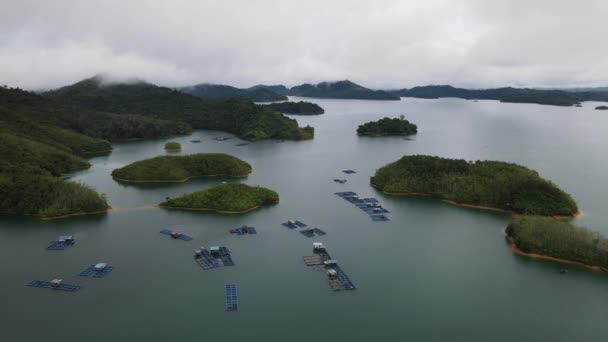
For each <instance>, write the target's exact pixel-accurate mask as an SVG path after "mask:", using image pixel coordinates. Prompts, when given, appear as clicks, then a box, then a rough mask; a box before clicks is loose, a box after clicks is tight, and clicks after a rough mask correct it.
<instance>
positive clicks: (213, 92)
mask: <svg viewBox="0 0 608 342" xmlns="http://www.w3.org/2000/svg"><path fill="white" fill-rule="evenodd" d="M179 90H180V91H182V92H184V93H187V94H191V95H194V96H198V97H201V98H207V99H221V100H227V99H229V98H233V97H244V98H247V99H249V100H251V101H254V102H274V101H286V100H287V96H285V95H282V94H279V93H277V92H275V91H273V90H272V89H271V88H266V87H252V88H248V89H240V88H236V87H233V86H229V85H222V84H207V83H203V84H197V85H194V86H189V87H183V88H179Z"/></svg>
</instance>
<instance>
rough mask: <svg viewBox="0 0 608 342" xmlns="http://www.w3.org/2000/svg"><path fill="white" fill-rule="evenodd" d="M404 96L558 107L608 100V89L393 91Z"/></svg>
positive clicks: (438, 87)
mask: <svg viewBox="0 0 608 342" xmlns="http://www.w3.org/2000/svg"><path fill="white" fill-rule="evenodd" d="M390 93H391V94H394V95H397V96H401V97H418V98H425V99H438V98H443V97H455V98H460V99H467V100H475V99H479V100H497V101H501V102H512V103H537V104H543V105H554V106H574V105H577V104H579V103H580V102H583V101H604V102H608V91H565V90H549V89H547V90H545V89H529V88H512V87H505V88H495V89H463V88H456V87H452V86H450V85H431V86H422V87H413V88H411V89H401V90H393V91H390Z"/></svg>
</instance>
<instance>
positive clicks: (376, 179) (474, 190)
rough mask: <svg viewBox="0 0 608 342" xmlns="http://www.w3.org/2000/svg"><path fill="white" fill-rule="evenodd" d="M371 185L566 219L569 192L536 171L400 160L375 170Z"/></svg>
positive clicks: (573, 210)
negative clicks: (564, 217)
mask: <svg viewBox="0 0 608 342" xmlns="http://www.w3.org/2000/svg"><path fill="white" fill-rule="evenodd" d="M371 184H372V186H374V187H376V188H378V189H380V190H382V191H383V192H385V193H387V194H392V195H427V196H432V197H436V198H439V199H442V200H445V201H447V202H449V203H452V204H458V205H465V206H471V207H477V208H482V209H492V210H501V211H507V212H512V213H517V214H530V215H542V216H567V217H572V216H574V215H576V214H577V213H578V207H577V205H576V203H575V202H574V200H573V199H572V197H570V195H569V194H567V193H566V192H564V191H562V190H561V189H559V188H558V187H557V186H556V185H555V184H553V183H551V182H550V181H547V180H545V179H543V178H541V177H540V176H539V175H538V173H537V172H536V171H533V170H530V169H528V168H526V167H523V166H520V165H517V164H511V163H505V162H500V161H475V162H468V161H466V160H462V159H447V158H441V157H434V156H425V155H413V156H404V157H403V158H401V159H399V160H398V161H396V162H394V163H391V164H388V165H386V166H384V167H382V168H380V169H378V170H377V171H376V174H375V175H374V176H373V177H372V178H371Z"/></svg>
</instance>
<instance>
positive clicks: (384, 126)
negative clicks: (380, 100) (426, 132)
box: [357, 115, 418, 137]
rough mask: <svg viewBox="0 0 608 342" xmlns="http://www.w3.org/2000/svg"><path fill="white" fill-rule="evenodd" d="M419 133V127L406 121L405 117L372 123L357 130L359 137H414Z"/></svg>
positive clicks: (384, 119)
mask: <svg viewBox="0 0 608 342" xmlns="http://www.w3.org/2000/svg"><path fill="white" fill-rule="evenodd" d="M417 132H418V127H417V126H416V125H414V124H413V123H411V122H409V121H408V120H406V119H405V118H404V117H403V115H402V116H401V117H400V118H392V119H391V118H387V117H385V118H382V119H380V120H378V121H370V122H368V123H365V124H363V125H360V126H359V128H357V134H358V135H364V136H370V137H379V136H388V135H399V136H402V135H412V134H416V133H417Z"/></svg>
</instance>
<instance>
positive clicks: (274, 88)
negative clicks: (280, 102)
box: [248, 84, 289, 95]
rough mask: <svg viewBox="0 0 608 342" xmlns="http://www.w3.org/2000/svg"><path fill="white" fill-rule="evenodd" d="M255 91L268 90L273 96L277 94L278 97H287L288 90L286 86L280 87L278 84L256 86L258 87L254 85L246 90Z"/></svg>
mask: <svg viewBox="0 0 608 342" xmlns="http://www.w3.org/2000/svg"><path fill="white" fill-rule="evenodd" d="M257 89H266V90H270V91H271V92H273V93H275V94H279V95H289V88H287V87H286V86H284V85H281V84H278V85H265V84H258V85H254V86H253V87H251V88H248V90H257Z"/></svg>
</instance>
